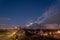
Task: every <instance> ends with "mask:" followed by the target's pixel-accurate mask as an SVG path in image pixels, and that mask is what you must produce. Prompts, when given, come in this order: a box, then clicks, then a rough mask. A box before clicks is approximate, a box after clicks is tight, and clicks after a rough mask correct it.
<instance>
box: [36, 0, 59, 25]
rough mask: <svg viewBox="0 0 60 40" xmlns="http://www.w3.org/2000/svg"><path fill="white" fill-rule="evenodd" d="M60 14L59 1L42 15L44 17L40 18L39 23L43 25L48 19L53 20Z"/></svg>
mask: <svg viewBox="0 0 60 40" xmlns="http://www.w3.org/2000/svg"><path fill="white" fill-rule="evenodd" d="M59 13H60V0H57V1H56V3H55V4H54V5H52V6H50V8H49V9H48V10H47V11H45V12H44V13H43V14H42V16H40V17H38V19H37V23H39V24H40V23H43V22H44V21H45V20H47V19H48V18H51V17H52V16H55V15H56V14H59Z"/></svg>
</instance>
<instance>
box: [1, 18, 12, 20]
mask: <svg viewBox="0 0 60 40" xmlns="http://www.w3.org/2000/svg"><path fill="white" fill-rule="evenodd" d="M0 20H11V18H5V17H4V18H3V17H1V18H0Z"/></svg>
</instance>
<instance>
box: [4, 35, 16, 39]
mask: <svg viewBox="0 0 60 40" xmlns="http://www.w3.org/2000/svg"><path fill="white" fill-rule="evenodd" d="M15 38H16V35H13V36H11V37H9V38H6V39H5V40H15Z"/></svg>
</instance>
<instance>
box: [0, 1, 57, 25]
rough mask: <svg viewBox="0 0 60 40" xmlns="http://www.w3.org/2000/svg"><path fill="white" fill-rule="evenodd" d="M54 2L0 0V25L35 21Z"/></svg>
mask: <svg viewBox="0 0 60 40" xmlns="http://www.w3.org/2000/svg"><path fill="white" fill-rule="evenodd" d="M55 3H56V0H0V24H19V25H22V24H24V23H26V22H28V21H31V20H32V21H36V20H37V18H38V17H39V16H41V15H42V14H43V13H44V12H45V11H46V10H48V9H49V7H50V6H52V5H54V4H55Z"/></svg>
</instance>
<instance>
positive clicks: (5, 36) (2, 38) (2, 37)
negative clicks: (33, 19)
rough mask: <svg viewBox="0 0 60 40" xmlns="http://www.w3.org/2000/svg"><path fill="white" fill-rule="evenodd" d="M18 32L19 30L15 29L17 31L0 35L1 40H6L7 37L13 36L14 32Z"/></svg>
mask: <svg viewBox="0 0 60 40" xmlns="http://www.w3.org/2000/svg"><path fill="white" fill-rule="evenodd" d="M16 32H17V31H15V32H13V33H11V34H5V35H3V36H0V40H4V39H6V38H9V37H11V36H13V35H14V34H16Z"/></svg>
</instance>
